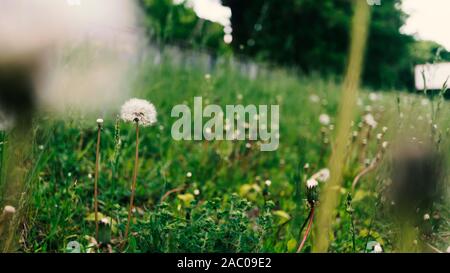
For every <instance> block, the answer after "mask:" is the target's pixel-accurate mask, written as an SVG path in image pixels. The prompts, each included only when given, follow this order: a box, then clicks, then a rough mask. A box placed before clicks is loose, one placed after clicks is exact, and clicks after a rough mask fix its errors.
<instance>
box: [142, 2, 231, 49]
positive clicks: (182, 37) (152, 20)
mask: <svg viewBox="0 0 450 273" xmlns="http://www.w3.org/2000/svg"><path fill="white" fill-rule="evenodd" d="M139 4H140V6H141V8H142V10H143V12H144V15H145V27H146V29H147V34H148V36H149V37H150V38H151V39H152V40H153V42H156V43H157V44H159V45H161V46H162V45H164V44H167V43H169V44H174V43H176V44H178V45H182V46H187V47H200V48H208V49H212V50H215V51H219V52H223V51H226V50H227V46H226V44H225V43H224V42H223V35H224V33H223V27H222V26H221V25H220V24H217V23H214V22H211V21H207V20H203V19H201V18H199V17H197V15H196V14H195V12H194V11H193V10H192V9H191V8H188V7H187V6H186V3H185V2H181V3H179V4H174V3H173V0H140V1H139Z"/></svg>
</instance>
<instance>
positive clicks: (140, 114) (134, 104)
mask: <svg viewBox="0 0 450 273" xmlns="http://www.w3.org/2000/svg"><path fill="white" fill-rule="evenodd" d="M120 117H121V118H122V119H123V120H124V121H126V122H138V123H139V125H142V126H144V127H145V126H150V125H153V124H155V123H156V121H157V119H156V109H155V106H154V105H153V104H152V103H150V102H149V101H146V100H142V99H136V98H134V99H130V100H128V101H127V102H125V103H124V104H123V105H122V109H121V111H120Z"/></svg>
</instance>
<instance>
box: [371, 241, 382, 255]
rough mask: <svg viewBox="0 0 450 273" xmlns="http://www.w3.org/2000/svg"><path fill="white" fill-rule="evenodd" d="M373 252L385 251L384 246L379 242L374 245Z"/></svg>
mask: <svg viewBox="0 0 450 273" xmlns="http://www.w3.org/2000/svg"><path fill="white" fill-rule="evenodd" d="M373 252H374V253H381V252H383V248H382V247H381V245H380V244H379V243H378V244H376V245H375V246H374V247H373Z"/></svg>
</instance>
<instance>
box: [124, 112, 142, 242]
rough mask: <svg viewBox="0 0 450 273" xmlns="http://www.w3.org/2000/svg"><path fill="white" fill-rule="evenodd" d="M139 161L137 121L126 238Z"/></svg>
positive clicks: (126, 237) (137, 123)
mask: <svg viewBox="0 0 450 273" xmlns="http://www.w3.org/2000/svg"><path fill="white" fill-rule="evenodd" d="M138 163H139V122H138V121H136V158H135V162H134V173H133V183H132V185H131V196H130V208H129V210H128V222H127V226H126V228H125V240H127V239H128V231H129V228H130V222H131V214H132V212H133V202H134V194H135V192H136V178H137V172H138Z"/></svg>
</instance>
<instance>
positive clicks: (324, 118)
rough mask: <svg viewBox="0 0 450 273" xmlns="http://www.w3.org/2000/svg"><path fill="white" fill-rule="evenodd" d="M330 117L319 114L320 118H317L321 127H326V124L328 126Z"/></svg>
mask: <svg viewBox="0 0 450 273" xmlns="http://www.w3.org/2000/svg"><path fill="white" fill-rule="evenodd" d="M330 120H331V119H330V116H329V115H327V114H321V115H320V116H319V121H320V123H321V124H322V125H328V124H330Z"/></svg>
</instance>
